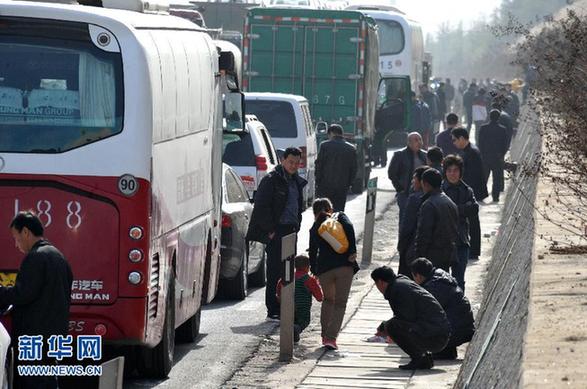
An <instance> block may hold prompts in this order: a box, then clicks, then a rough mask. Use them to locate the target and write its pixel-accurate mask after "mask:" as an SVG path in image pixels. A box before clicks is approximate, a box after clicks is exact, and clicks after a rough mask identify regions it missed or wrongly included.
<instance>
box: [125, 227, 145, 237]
mask: <svg viewBox="0 0 587 389" xmlns="http://www.w3.org/2000/svg"><path fill="white" fill-rule="evenodd" d="M128 236H130V238H131V239H134V240H139V239H141V238H142V237H143V229H142V228H141V227H138V226H133V227H131V228H130V230H128Z"/></svg>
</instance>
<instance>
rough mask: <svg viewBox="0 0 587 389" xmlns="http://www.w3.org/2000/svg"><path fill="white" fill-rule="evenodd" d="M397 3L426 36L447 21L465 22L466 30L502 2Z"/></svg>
mask: <svg viewBox="0 0 587 389" xmlns="http://www.w3.org/2000/svg"><path fill="white" fill-rule="evenodd" d="M365 2H367V1H365ZM395 3H396V5H397V7H398V8H400V9H402V10H403V11H404V12H406V13H407V14H408V15H409V16H411V17H412V18H413V19H414V20H417V21H419V22H420V23H421V24H422V27H423V29H424V34H427V33H433V34H434V33H436V31H437V30H438V28H439V26H440V24H441V23H443V22H446V21H449V22H450V23H451V25H457V24H458V23H459V22H460V21H463V26H464V27H465V29H466V28H467V27H468V25H469V24H470V22H472V21H475V20H478V19H479V18H480V17H481V16H489V15H491V13H492V12H493V10H494V9H495V8H497V7H498V6H499V5H500V4H501V0H395Z"/></svg>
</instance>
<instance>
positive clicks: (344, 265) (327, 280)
mask: <svg viewBox="0 0 587 389" xmlns="http://www.w3.org/2000/svg"><path fill="white" fill-rule="evenodd" d="M312 208H313V211H314V217H315V222H314V225H313V226H312V228H311V229H310V249H309V255H310V268H311V270H312V273H313V274H315V275H317V276H318V279H319V280H320V285H322V290H323V292H324V301H323V302H322V310H321V312H320V324H321V326H322V345H323V346H324V347H326V348H327V349H329V350H337V349H338V346H337V345H336V338H337V337H338V333H339V331H340V327H341V326H342V320H343V318H344V313H345V310H346V303H347V300H348V298H349V293H350V290H351V283H352V281H353V276H354V274H355V273H356V272H357V271H358V270H359V266H358V264H357V247H356V239H355V230H354V228H353V224H352V223H351V221H350V219H349V218H348V216H346V215H345V214H344V213H343V212H336V213H334V212H333V209H332V203H331V202H330V200H328V199H327V198H322V199H316V200H315V201H314V203H313V204H312Z"/></svg>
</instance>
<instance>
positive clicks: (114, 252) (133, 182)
mask: <svg viewBox="0 0 587 389" xmlns="http://www.w3.org/2000/svg"><path fill="white" fill-rule="evenodd" d="M59 2H60V1H49V0H46V1H37V2H19V1H10V0H0V8H1V10H2V12H1V13H0V130H1V131H0V140H2V141H1V142H0V194H1V195H2V197H3V198H4V199H5V201H6V202H7V203H9V204H10V207H5V208H3V209H2V210H0V217H1V218H2V220H3V221H4V223H5V225H8V223H9V222H10V220H11V219H12V217H13V216H14V214H15V212H18V211H19V210H26V209H32V210H34V211H35V212H36V213H37V214H38V215H39V217H40V218H41V220H42V221H43V223H44V227H45V230H46V233H47V237H48V238H49V239H50V240H51V241H52V242H53V243H55V245H56V246H57V247H59V248H60V249H61V250H62V251H63V253H64V254H65V256H66V258H68V260H69V262H70V263H71V266H72V269H73V273H74V278H75V279H74V282H73V285H72V305H71V318H70V333H71V334H72V335H74V336H77V335H96V334H97V335H101V336H102V338H103V340H104V342H105V344H107V345H112V346H116V347H124V348H127V349H131V350H132V353H131V355H133V357H134V361H133V362H135V363H136V366H137V368H138V370H139V372H140V373H141V374H143V375H145V376H155V377H165V376H167V374H168V373H169V371H170V369H171V367H172V365H173V354H174V345H175V341H176V339H177V340H181V341H188V342H193V341H195V339H196V338H197V336H198V334H199V327H200V315H201V308H202V305H203V304H206V303H209V302H211V301H212V299H213V298H214V297H215V296H216V293H217V291H218V286H219V285H220V287H221V288H222V290H223V291H224V294H225V295H226V296H227V297H230V298H236V299H243V298H245V297H246V295H247V288H248V285H249V284H251V285H255V286H263V285H264V284H265V267H266V263H265V261H266V258H265V252H264V247H263V246H262V245H260V244H257V243H253V242H247V241H246V240H245V238H244V237H245V234H246V229H247V226H248V220H249V218H250V215H251V212H252V199H253V198H254V195H255V191H256V188H257V186H258V184H259V182H260V180H261V179H262V178H263V176H264V175H265V174H267V173H268V172H269V171H271V169H273V168H274V167H275V166H276V165H277V164H279V163H280V156H279V155H280V153H279V149H285V148H286V147H289V146H295V147H299V148H300V149H301V150H302V151H303V160H302V166H300V174H301V175H302V176H304V177H305V178H306V179H307V180H308V181H309V182H310V184H309V185H308V186H307V189H306V191H305V193H304V199H305V203H306V204H308V205H309V204H311V203H312V201H313V200H314V198H315V192H314V187H315V183H314V173H315V160H316V158H317V153H318V145H319V143H320V142H321V141H322V140H324V139H325V137H326V128H327V126H328V124H329V123H339V124H341V125H342V126H343V128H344V130H345V138H346V139H347V140H348V141H350V142H351V143H354V144H355V145H356V146H357V149H358V158H359V166H360V169H359V172H358V175H357V178H356V181H355V183H354V184H353V186H352V191H353V192H355V193H360V192H361V191H362V190H363V188H364V187H365V186H366V183H367V181H368V178H369V172H370V168H371V161H372V154H373V150H374V149H376V146H377V145H376V143H377V142H384V140H383V139H384V138H385V137H386V136H388V135H389V134H390V133H391V131H392V130H394V129H396V128H405V125H406V123H407V121H408V120H409V109H407V104H408V103H407V102H408V101H409V98H408V100H406V98H407V97H406V96H407V95H408V94H409V93H408V92H409V90H410V84H411V82H412V81H411V79H410V75H409V74H408V75H401V74H388V75H387V76H385V75H384V74H383V73H382V72H380V67H382V66H393V64H394V63H395V64H396V65H397V64H398V61H402V59H393V58H391V59H389V61H391V63H392V65H388V64H387V62H385V64H384V62H381V61H380V57H379V41H378V35H377V24H376V22H375V21H374V19H373V18H371V17H370V16H368V15H367V14H366V13H365V12H363V11H360V10H351V11H348V10H346V11H345V10H334V11H333V10H325V9H304V8H303V6H304V5H303V4H300V5H301V6H302V7H299V8H298V7H295V8H288V7H285V8H283V7H276V8H271V7H263V8H253V9H251V10H248V11H247V16H246V20H245V22H244V27H243V28H244V30H243V33H244V35H243V37H244V40H243V42H242V44H243V46H242V49H243V50H242V53H243V55H242V57H241V51H240V49H239V48H238V47H237V46H235V45H233V44H231V43H227V42H221V41H214V40H213V39H212V37H211V36H210V34H209V31H207V30H206V29H204V28H202V27H200V26H199V25H196V24H194V23H193V21H189V20H186V19H190V20H191V19H193V16H194V15H192V13H191V12H189V11H181V12H173V13H174V14H175V15H177V16H171V15H170V12H169V7H168V6H167V5H165V4H163V2H162V1H149V2H147V1H144V0H102V2H101V3H102V6H101V7H99V6H94V5H93V4H95V2H93V1H86V0H79V3H80V4H82V5H71V4H55V3H59ZM69 3H70V2H69ZM84 3H88V4H90V5H83V4H84ZM197 16H198V21H199V20H200V19H199V18H200V16H201V15H197ZM196 22H197V21H196ZM199 24H201V25H205V22H204V21H203V20H202V23H199ZM396 27H397V26H396ZM397 34H399V35H401V36H402V37H404V38H405V37H406V36H407V33H406V32H405V31H404V30H401V31H400V32H397V31H396V38H397V36H399V35H397ZM402 34H403V35H402ZM215 36H217V35H215ZM397 39H400V38H397ZM397 45H399V43H397ZM407 45H408V43H407V41H405V40H404V41H403V46H407ZM386 58H387V57H386ZM394 61H395V62H394ZM404 61H405V59H404ZM407 68H410V69H411V68H412V67H411V66H408V67H407ZM241 72H242V73H241ZM241 74H242V75H241ZM392 77H396V78H398V77H399V78H401V80H400V81H397V82H392V81H390V80H389V78H392ZM382 85H383V86H382ZM390 85H391V86H393V88H392V87H390ZM241 86H242V89H243V90H244V91H246V92H247V93H243V91H241ZM382 91H383V92H382ZM394 99H395V100H399V101H400V104H399V105H400V113H399V114H398V113H397V112H396V113H395V115H396V118H394V119H393V120H395V121H397V120H400V121H401V124H400V125H396V126H395V127H394V125H392V124H390V123H388V124H382V125H379V126H377V123H375V122H376V114H377V113H376V112H377V110H378V109H379V108H381V107H385V106H386V104H385V103H388V102H390V101H392V100H394ZM396 108H397V104H396ZM397 115H399V119H397ZM380 116H381V115H380ZM30 134H34V136H31V135H30ZM223 162H224V164H223ZM0 248H1V249H2V251H3V252H4V253H5V255H4V257H3V258H2V259H1V260H0V268H1V269H4V270H3V271H2V274H0V276H1V277H0V280H2V282H4V283H6V284H9V283H10V281H11V280H12V282H13V281H14V279H15V277H16V271H17V269H18V267H19V258H20V255H19V253H17V251H16V249H15V248H14V245H13V244H12V242H11V241H10V240H9V237H7V236H0ZM127 355H128V354H127Z"/></svg>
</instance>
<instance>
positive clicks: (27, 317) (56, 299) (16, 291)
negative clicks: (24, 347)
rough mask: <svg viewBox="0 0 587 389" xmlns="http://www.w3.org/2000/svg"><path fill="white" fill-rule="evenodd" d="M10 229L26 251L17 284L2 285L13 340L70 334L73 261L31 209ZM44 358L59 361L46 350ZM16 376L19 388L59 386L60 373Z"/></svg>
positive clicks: (45, 362) (45, 361) (47, 361)
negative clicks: (45, 235) (10, 309)
mask: <svg viewBox="0 0 587 389" xmlns="http://www.w3.org/2000/svg"><path fill="white" fill-rule="evenodd" d="M10 230H11V232H12V236H13V238H14V242H15V244H16V247H17V248H18V249H19V250H20V251H21V252H22V253H24V254H25V257H24V259H23V261H22V263H21V265H20V269H19V271H18V275H17V276H16V282H15V285H14V286H12V287H0V306H2V307H7V306H9V305H13V307H14V310H13V312H12V341H13V342H14V344H15V345H16V344H18V338H19V336H38V335H41V336H42V337H43V338H42V341H43V343H45V342H46V341H47V340H48V339H49V337H51V336H52V335H61V336H66V335H67V329H68V320H69V306H70V302H71V283H72V282H73V273H72V272H71V268H70V266H69V263H68V262H67V261H66V260H65V258H64V257H63V254H61V252H59V250H57V249H56V248H55V247H54V246H53V245H51V243H49V242H48V241H47V240H45V238H43V232H44V231H43V224H42V223H41V221H40V220H39V218H38V217H37V216H36V215H34V214H32V213H31V212H20V213H18V214H17V215H16V217H15V218H14V219H13V220H12V223H11V224H10ZM41 358H42V359H41V360H40V361H35V363H39V364H42V365H54V364H55V360H53V359H52V358H49V357H47V354H46V353H43V354H42V355H41ZM18 363H23V364H24V363H25V362H23V361H18ZM28 363H30V362H28ZM15 379H16V383H17V385H16V387H19V388H30V389H33V388H57V380H56V377H49V376H37V377H25V376H19V375H18V374H17V375H16V377H15Z"/></svg>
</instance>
